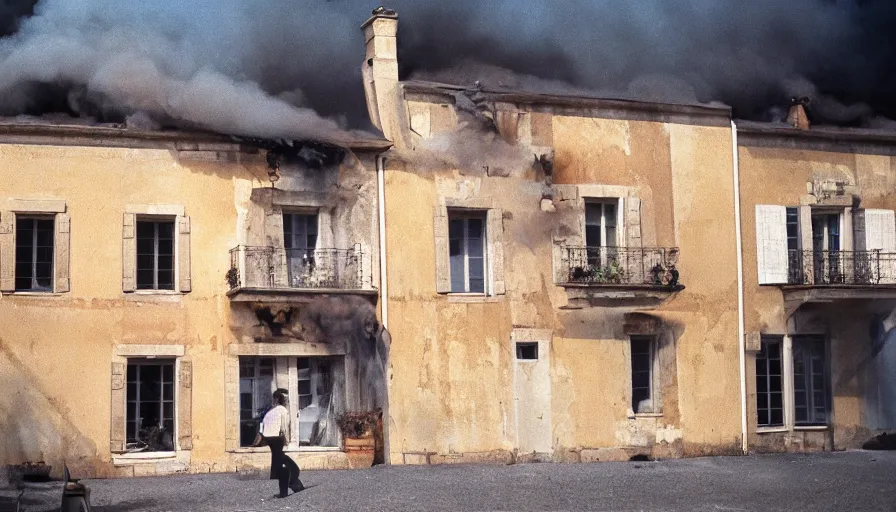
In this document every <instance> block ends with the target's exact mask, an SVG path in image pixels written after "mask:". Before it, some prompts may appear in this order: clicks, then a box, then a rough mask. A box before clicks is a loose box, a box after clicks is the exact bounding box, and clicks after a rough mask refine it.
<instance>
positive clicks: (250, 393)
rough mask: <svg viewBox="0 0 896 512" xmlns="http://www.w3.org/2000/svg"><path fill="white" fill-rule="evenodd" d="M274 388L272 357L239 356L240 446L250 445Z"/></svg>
mask: <svg viewBox="0 0 896 512" xmlns="http://www.w3.org/2000/svg"><path fill="white" fill-rule="evenodd" d="M275 389H276V386H274V359H273V358H270V357H241V358H240V446H252V443H253V442H254V441H255V437H256V435H257V434H258V431H259V429H258V426H259V425H260V424H261V420H262V419H263V418H264V415H265V413H266V412H267V411H268V409H270V408H271V402H272V394H273V392H274V390H275Z"/></svg>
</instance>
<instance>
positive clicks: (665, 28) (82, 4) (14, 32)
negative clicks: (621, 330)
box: [0, 0, 896, 138]
mask: <svg viewBox="0 0 896 512" xmlns="http://www.w3.org/2000/svg"><path fill="white" fill-rule="evenodd" d="M380 1H381V0H373V1H371V0H264V1H262V0H196V1H193V2H181V1H178V0H154V1H152V2H136V1H124V2H122V1H112V0H40V1H38V2H37V3H36V4H35V2H34V0H8V1H6V3H5V4H3V5H2V6H0V34H4V33H5V34H9V35H8V36H7V37H5V38H3V39H0V114H5V115H17V114H22V113H27V114H44V113H47V112H54V111H62V112H66V113H69V114H72V115H79V116H85V117H94V118H97V119H99V120H113V121H116V122H121V121H124V119H126V118H128V117H129V116H133V115H134V114H137V113H140V115H139V116H137V117H132V118H131V119H133V120H135V121H140V123H139V124H137V126H146V125H147V121H148V120H151V121H152V122H151V123H149V125H150V126H151V125H160V126H167V125H177V126H195V127H203V128H208V129H212V130H217V131H221V132H227V133H240V134H245V135H255V136H261V137H268V136H277V137H292V138H334V137H336V135H334V134H337V133H338V132H339V130H341V129H345V128H361V129H364V128H368V127H369V122H368V121H367V120H366V109H365V105H364V98H363V91H362V87H361V76H360V71H359V65H360V62H361V60H362V59H363V39H362V36H361V32H360V30H359V25H360V23H361V22H363V21H364V19H366V17H367V16H368V15H369V13H370V10H371V9H372V8H373V7H376V6H377V5H378V4H379V3H380ZM387 7H391V8H394V9H396V10H397V11H398V13H399V16H400V18H401V22H400V29H399V31H400V32H399V55H400V64H401V75H402V78H404V79H407V78H422V79H436V80H440V81H445V82H450V83H459V84H471V83H472V82H473V81H474V80H479V81H480V82H482V84H483V85H484V86H486V87H494V88H502V87H503V88H521V89H529V90H532V91H534V92H557V93H563V94H568V93H573V94H588V95H600V96H610V97H623V98H634V99H643V100H649V101H666V102H689V103H692V102H703V103H707V102H713V101H719V102H724V103H726V104H729V105H731V106H732V107H733V108H734V111H735V115H736V116H738V117H741V118H748V119H759V120H774V119H775V117H776V116H777V114H776V112H775V110H774V108H773V107H775V106H781V105H785V106H786V104H787V102H788V100H789V98H790V97H791V96H795V95H809V96H810V97H811V99H812V103H811V105H810V116H812V117H813V121H815V122H822V123H834V124H841V125H868V126H891V124H890V123H888V122H887V121H886V120H885V119H883V120H882V119H881V118H882V117H889V118H894V117H896V101H894V100H893V95H892V91H893V90H896V68H894V67H893V66H892V62H894V57H896V55H894V52H896V44H894V38H896V35H894V31H893V30H892V26H894V21H896V5H894V4H893V3H892V2H890V1H889V0H787V1H785V0H767V1H764V2H738V1H734V0H723V1H719V0H686V1H680V2H663V1H660V0H632V1H629V2H613V1H610V0H553V1H547V0H454V1H451V2H439V1H435V0H432V1H428V0H393V1H391V2H388V3H387ZM32 10H33V14H32ZM29 14H30V16H29Z"/></svg>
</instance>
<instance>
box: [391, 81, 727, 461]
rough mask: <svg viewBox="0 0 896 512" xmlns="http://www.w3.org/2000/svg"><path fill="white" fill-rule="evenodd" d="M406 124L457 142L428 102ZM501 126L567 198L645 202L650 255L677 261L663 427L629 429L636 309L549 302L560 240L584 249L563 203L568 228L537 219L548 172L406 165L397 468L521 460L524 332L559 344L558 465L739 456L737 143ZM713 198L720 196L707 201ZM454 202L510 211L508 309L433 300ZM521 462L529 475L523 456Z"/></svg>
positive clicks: (643, 128)
mask: <svg viewBox="0 0 896 512" xmlns="http://www.w3.org/2000/svg"><path fill="white" fill-rule="evenodd" d="M409 107H410V109H411V114H412V119H411V126H412V128H415V132H416V133H417V134H418V135H419V136H422V137H423V138H426V136H428V135H429V134H430V133H432V132H439V131H445V130H446V129H450V127H448V128H446V126H447V125H449V124H451V123H450V122H449V121H451V119H448V118H449V117H450V116H444V115H443V116H441V117H440V118H439V119H441V118H445V119H443V121H444V123H441V122H440V125H439V127H436V126H435V125H434V123H435V117H434V113H443V112H444V111H445V109H446V106H445V105H438V104H432V105H429V106H427V104H426V102H424V101H419V98H418V101H413V102H410V104H409ZM505 108H506V107H505ZM448 111H449V112H450V109H449V110H448ZM414 116H416V117H414ZM498 119H499V121H500V122H499V125H501V126H505V127H506V126H508V125H509V124H512V123H513V122H517V121H516V120H519V121H518V122H519V124H518V125H513V126H512V127H511V131H512V132H513V133H512V137H511V138H512V139H513V140H515V141H519V143H520V144H522V145H523V146H524V147H525V145H526V144H530V143H534V142H535V141H536V140H537V144H533V150H536V149H542V148H544V147H545V146H549V147H550V149H553V152H554V172H553V182H554V183H555V184H557V185H558V187H556V189H555V192H556V190H557V189H560V188H562V187H569V186H576V185H588V186H591V185H607V186H615V187H619V188H618V189H619V190H625V191H631V193H633V194H634V195H635V196H636V197H639V198H641V200H642V206H641V226H642V231H643V245H645V246H664V247H672V246H679V247H681V248H682V255H681V258H680V262H679V269H680V270H681V276H682V282H683V283H684V284H686V286H687V289H686V290H685V291H683V292H680V293H679V294H678V295H677V296H675V297H673V298H672V299H670V300H669V301H668V302H667V303H665V304H664V305H662V306H661V307H660V308H659V310H658V311H657V312H656V314H657V315H658V316H659V317H661V318H662V319H663V320H664V322H663V324H664V325H665V327H664V332H663V334H662V340H663V349H662V350H663V354H664V355H663V356H661V358H662V371H661V374H664V375H663V377H662V378H663V386H662V391H661V392H662V396H663V414H662V415H653V416H642V417H637V418H635V417H633V416H631V406H630V402H631V398H630V376H629V371H630V370H629V366H630V354H629V348H628V343H627V340H628V335H627V334H626V333H625V332H624V330H623V323H624V318H625V316H624V315H625V313H630V312H633V311H635V310H637V309H638V306H637V305H633V304H631V303H628V304H626V303H625V302H624V301H621V302H617V303H615V304H613V307H596V308H589V309H584V310H581V309H573V310H567V309H564V308H566V306H568V297H567V294H566V292H565V291H564V289H563V288H560V287H557V286H555V285H554V274H553V272H554V269H553V261H554V260H553V251H554V247H553V241H552V240H553V239H565V238H566V237H568V236H579V237H581V234H578V235H575V234H574V232H577V231H578V226H577V223H578V218H579V217H581V216H583V215H584V212H583V211H578V210H575V205H574V202H573V201H567V200H566V198H564V197H563V194H562V193H555V195H554V201H553V204H554V206H555V210H556V211H543V210H542V209H541V208H540V206H541V198H542V193H543V192H544V190H545V187H544V183H543V182H542V179H543V177H542V176H541V175H539V174H538V172H537V171H534V172H533V171H532V170H527V169H518V170H516V171H514V172H511V173H510V176H509V177H495V176H488V175H486V174H485V173H483V172H477V171H474V170H463V171H454V170H443V171H434V170H432V165H431V163H430V162H427V163H426V165H417V166H415V164H414V162H413V160H410V161H407V162H403V161H400V160H399V159H398V158H397V157H394V158H389V159H388V160H387V172H386V185H387V190H386V197H387V201H386V216H387V219H388V221H387V222H388V229H389V231H388V233H387V236H388V240H387V251H388V254H389V260H388V266H389V270H388V272H389V298H388V300H389V311H390V314H389V318H390V330H391V332H392V336H393V345H392V379H391V381H390V382H391V388H390V408H391V410H390V412H391V423H390V425H391V427H392V430H391V433H390V434H391V441H392V445H391V452H392V453H391V460H392V462H393V463H402V462H405V463H420V462H425V461H429V462H434V461H443V460H482V459H487V460H505V459H506V457H507V456H510V455H502V454H503V453H507V452H512V451H513V450H514V449H515V448H516V447H517V446H516V444H515V443H516V438H517V437H516V434H515V429H516V428H517V425H516V421H515V420H514V408H513V403H512V401H513V395H512V390H513V387H514V384H513V381H512V380H511V379H512V378H513V368H514V367H513V365H514V354H513V353H512V345H511V344H510V343H509V340H510V338H511V330H512V328H523V329H546V330H549V331H552V332H553V333H554V334H553V337H552V340H551V341H550V365H551V366H550V368H551V369H550V373H551V382H550V391H549V392H550V394H551V412H550V414H551V415H552V421H551V422H550V424H551V425H552V427H551V429H552V432H551V436H552V438H553V454H549V455H552V457H553V459H554V460H577V461H580V460H581V461H584V460H609V459H619V458H623V457H625V458H627V457H628V456H629V455H632V454H635V453H646V454H648V455H653V456H681V455H698V454H705V453H729V452H733V451H736V450H737V448H738V446H739V434H740V425H739V413H740V409H739V380H738V366H737V365H738V345H737V323H736V321H737V314H736V288H735V284H734V283H735V282H736V263H735V262H736V260H735V250H734V247H735V239H734V235H733V231H734V227H733V215H729V216H726V215H722V214H721V213H720V212H733V189H732V180H731V136H730V130H729V129H727V128H724V127H723V128H709V127H696V126H684V125H670V124H664V123H661V122H649V121H626V120H618V119H617V120H610V119H601V118H598V117H575V116H572V115H568V116H560V115H552V114H549V113H545V112H544V109H542V111H540V112H538V113H534V112H533V113H529V114H518V115H517V114H516V113H513V115H511V114H510V113H508V112H506V111H503V110H502V111H500V112H499V114H498ZM508 119H511V120H513V121H508ZM442 124H445V125H446V126H442ZM724 126H727V125H724ZM526 130H529V131H526ZM502 133H504V132H502ZM505 135H506V134H505ZM536 146H537V147H536ZM710 185H711V186H712V187H713V190H714V192H713V193H712V194H705V193H703V191H705V190H706V188H707V187H709V186H710ZM446 198H448V199H449V200H451V199H452V198H453V199H475V200H488V201H492V202H493V204H494V207H496V208H501V209H502V210H503V212H504V222H503V228H504V240H503V244H504V260H505V280H506V287H507V292H506V294H504V295H499V296H496V297H488V298H463V299H461V298H459V297H452V296H450V295H449V296H444V295H438V294H436V290H435V274H436V267H435V261H436V259H435V253H434V251H435V244H434V231H433V219H432V211H433V208H434V207H436V206H437V205H438V204H439V202H440V201H445V199H446ZM692 226H702V229H694V228H692ZM409 234H413V235H412V236H409ZM725 235H727V236H725ZM709 254H712V255H716V257H714V258H708V257H707V255H709ZM676 368H677V369H676ZM545 392H546V393H547V392H548V391H547V390H545ZM516 455H517V457H519V459H520V460H527V456H526V454H522V453H518V454H516ZM536 459H538V457H536Z"/></svg>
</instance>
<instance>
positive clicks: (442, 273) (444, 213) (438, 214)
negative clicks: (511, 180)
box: [433, 206, 488, 293]
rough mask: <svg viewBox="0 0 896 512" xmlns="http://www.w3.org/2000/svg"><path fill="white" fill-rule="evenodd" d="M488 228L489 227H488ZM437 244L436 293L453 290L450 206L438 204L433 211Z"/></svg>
mask: <svg viewBox="0 0 896 512" xmlns="http://www.w3.org/2000/svg"><path fill="white" fill-rule="evenodd" d="M486 229H488V228H486ZM433 231H434V234H435V244H436V293H450V292H451V265H450V258H449V246H448V245H449V244H448V208H447V207H445V206H436V207H435V211H434V213H433Z"/></svg>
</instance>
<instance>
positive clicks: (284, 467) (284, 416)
mask: <svg viewBox="0 0 896 512" xmlns="http://www.w3.org/2000/svg"><path fill="white" fill-rule="evenodd" d="M273 396H274V407H272V408H271V409H270V410H269V411H268V412H267V413H266V414H265V415H264V419H263V420H262V421H261V429H260V432H259V433H258V437H256V439H255V443H254V444H255V446H261V445H262V444H265V445H267V446H268V447H269V448H270V449H271V478H274V477H276V478H277V480H278V481H279V484H280V494H279V495H278V496H277V497H278V498H285V497H286V496H287V495H288V494H289V492H288V491H287V489H292V491H293V492H299V491H301V490H302V489H304V488H305V486H304V485H302V481H301V480H299V466H298V465H297V464H296V463H295V461H293V460H292V458H290V457H289V456H288V455H286V454H285V453H284V452H283V448H284V447H285V446H286V445H287V444H288V443H289V439H290V438H291V430H290V423H291V422H290V421H289V409H287V405H288V404H289V391H288V390H286V389H283V388H280V389H278V390H277V391H274V395H273Z"/></svg>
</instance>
